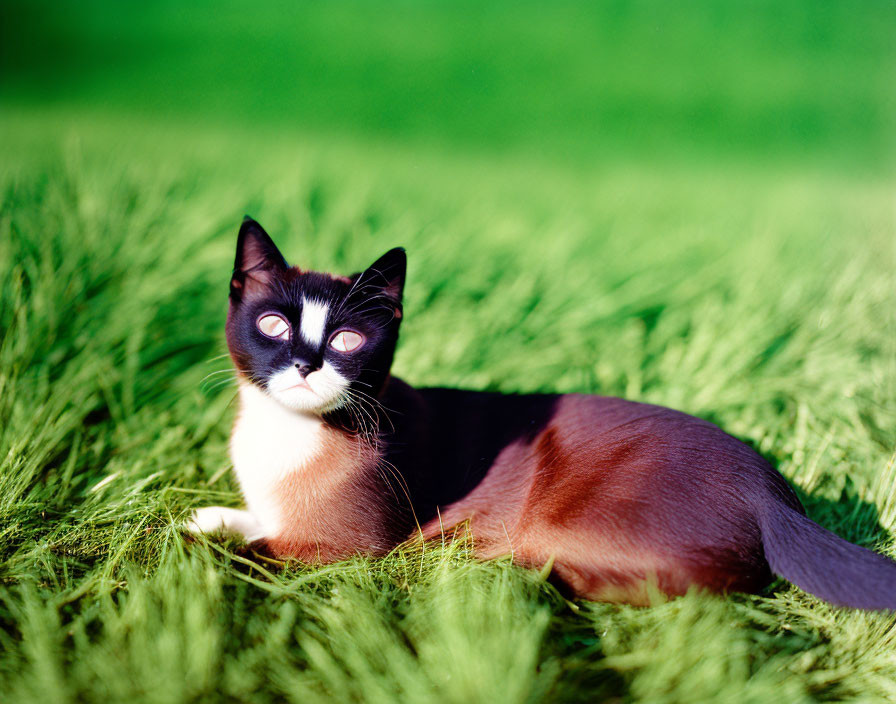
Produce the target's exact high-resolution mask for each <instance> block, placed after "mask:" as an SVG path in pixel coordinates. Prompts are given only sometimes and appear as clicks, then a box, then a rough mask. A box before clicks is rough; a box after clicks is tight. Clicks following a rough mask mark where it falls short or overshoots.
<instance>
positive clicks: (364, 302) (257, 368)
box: [227, 217, 406, 415]
mask: <svg viewBox="0 0 896 704" xmlns="http://www.w3.org/2000/svg"><path fill="white" fill-rule="evenodd" d="M405 268H406V258H405V253H404V250H403V249H401V248H396V249H392V250H390V251H388V252H386V253H385V254H384V255H383V256H382V257H380V258H379V259H377V260H376V262H374V263H373V264H372V265H371V266H370V267H368V268H367V269H366V270H364V271H362V272H360V273H358V274H354V275H353V276H335V275H331V274H322V273H318V272H313V271H304V270H301V269H299V268H298V267H290V266H289V265H288V264H287V263H286V260H285V259H284V258H283V255H282V254H280V251H279V250H278V249H277V246H276V245H275V244H274V242H273V241H272V240H271V238H270V237H269V236H268V234H267V233H266V232H265V231H264V229H262V227H261V225H259V224H258V223H257V222H255V221H254V220H252V219H251V218H248V217H247V218H246V219H245V220H244V221H243V225H242V227H241V228H240V233H239V237H238V239H237V245H236V263H235V264H234V268H233V277H232V278H231V281H230V309H229V311H228V314H227V346H228V348H229V350H230V355H231V357H232V358H233V362H234V364H235V365H236V367H237V370H238V371H239V373H240V375H241V376H242V377H243V378H244V379H245V380H247V381H248V382H249V383H252V384H254V385H256V386H257V387H259V388H261V389H262V390H263V391H264V392H265V393H267V394H268V395H269V396H270V397H272V398H273V399H275V400H276V401H277V402H279V403H280V404H282V405H283V406H285V407H287V408H290V409H292V410H294V411H301V412H305V413H313V414H317V415H323V414H325V413H329V412H331V411H335V410H337V409H339V408H343V407H345V406H348V405H350V403H351V401H352V399H353V398H354V399H356V400H358V399H363V398H368V399H370V398H375V397H376V396H377V394H379V392H380V390H381V389H382V386H383V384H384V383H385V381H386V379H387V377H388V375H389V367H390V366H391V364H392V357H393V354H394V352H395V343H396V341H397V339H398V327H399V324H400V323H401V317H402V309H401V294H402V289H403V287H404V278H405ZM362 405H363V404H362Z"/></svg>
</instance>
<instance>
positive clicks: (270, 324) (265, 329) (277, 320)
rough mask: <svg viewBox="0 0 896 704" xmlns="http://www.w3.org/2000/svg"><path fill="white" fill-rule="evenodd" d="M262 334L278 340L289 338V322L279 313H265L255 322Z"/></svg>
mask: <svg viewBox="0 0 896 704" xmlns="http://www.w3.org/2000/svg"><path fill="white" fill-rule="evenodd" d="M255 325H256V326H257V327H258V329H259V331H261V334H262V335H264V336H266V337H273V338H274V339H277V340H288V339H289V323H287V322H286V320H284V319H283V318H281V317H280V316H279V315H274V314H273V313H268V314H267V315H263V316H261V317H260V318H259V319H258V322H256V323H255Z"/></svg>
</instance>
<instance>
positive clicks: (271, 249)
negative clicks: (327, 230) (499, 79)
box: [230, 215, 289, 301]
mask: <svg viewBox="0 0 896 704" xmlns="http://www.w3.org/2000/svg"><path fill="white" fill-rule="evenodd" d="M288 268H289V265H288V264H287V263H286V260H285V259H284V258H283V255H282V254H280V250H279V249H277V245H275V244H274V241H273V240H272V239H271V237H270V235H268V233H267V232H265V231H264V228H263V227H262V226H261V225H259V224H258V223H257V222H255V220H253V219H252V218H250V217H249V216H248V215H247V216H246V217H245V218H243V224H242V226H241V227H240V234H239V236H238V237H237V240H236V261H235V262H234V264H233V276H232V277H231V279H230V298H231V299H232V300H233V301H239V300H240V299H242V297H243V296H245V295H247V294H251V293H253V292H255V291H262V290H263V289H264V288H266V287H267V285H268V284H269V283H270V281H271V277H272V276H273V275H274V274H275V273H276V272H278V271H285V270H286V269H288Z"/></svg>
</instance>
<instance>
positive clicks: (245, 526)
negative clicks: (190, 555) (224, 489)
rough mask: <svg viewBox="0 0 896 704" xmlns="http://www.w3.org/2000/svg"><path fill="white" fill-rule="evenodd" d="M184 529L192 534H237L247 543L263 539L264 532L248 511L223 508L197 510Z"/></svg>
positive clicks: (209, 507) (214, 507)
mask: <svg viewBox="0 0 896 704" xmlns="http://www.w3.org/2000/svg"><path fill="white" fill-rule="evenodd" d="M184 528H185V529H186V530H187V531H189V532H190V533H194V534H198V533H214V532H215V531H219V530H226V531H229V532H231V533H239V534H240V535H242V536H243V537H244V538H245V539H246V542H249V543H251V542H252V541H253V540H259V539H261V538H263V537H264V530H263V529H262V527H261V524H260V523H259V522H258V521H257V520H255V516H253V515H252V514H251V513H249V512H248V511H241V510H240V509H237V508H226V507H225V506H206V507H205V508H200V509H197V510H196V511H195V512H194V513H193V518H192V520H191V521H190V522H189V523H187V525H186V526H184Z"/></svg>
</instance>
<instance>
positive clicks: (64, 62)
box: [0, 0, 896, 169]
mask: <svg viewBox="0 0 896 704" xmlns="http://www.w3.org/2000/svg"><path fill="white" fill-rule="evenodd" d="M894 14H896V8H894V6H893V3H891V2H888V1H887V0H874V1H870V2H860V3H854V2H841V1H834V2H824V3H811V2H772V1H765V0H748V1H747V2H737V3H729V2H721V1H716V0H709V1H703V2H692V3H684V4H675V5H673V4H670V3H666V2H660V1H658V0H635V1H634V2H615V1H614V2H596V3H581V2H567V1H560V2H551V3H541V2H538V3H536V2H528V1H524V2H514V3H508V2H501V1H497V2H487V3H482V2H464V1H460V2H448V3H437V2H420V1H417V2H413V1H406V0H400V1H398V2H392V3H375V2H366V1H355V0H350V1H345V0H335V1H333V2H308V3H295V2H271V1H270V0H265V1H263V2H258V3H252V4H246V3H239V2H231V1H230V0H223V1H221V2H205V1H203V0H200V1H198V2H190V3H182V2H173V1H171V2H166V1H160V2H149V3H139V4H137V3H110V2H104V1H101V0H100V1H98V0H87V1H86V2H79V3H62V2H46V1H45V0H35V1H33V2H21V3H18V2H13V3H9V2H4V7H3V15H4V17H3V23H2V30H0V31H2V42H0V46H2V48H0V52H2V61H3V71H2V93H0V95H2V99H3V101H4V104H5V105H7V107H11V106H14V105H18V104H24V105H43V106H54V107H57V106H67V107H70V106H77V107H82V108H87V109H89V110H92V111H100V110H102V111H107V110H111V111H115V112H116V113H119V114H128V115H139V116H140V117H141V118H143V119H148V118H166V119H186V120H191V121H194V122H196V123H197V124H233V123H237V124H241V125H244V126H248V127H250V128H251V129H253V130H257V131H261V130H273V129H279V130H283V129H286V130H294V131H303V132H307V131H309V130H313V131H315V132H321V133H324V134H337V135H339V134H346V133H348V134H354V135H359V136H363V137H365V138H380V139H390V140H401V141H403V142H404V141H413V142H415V143H419V142H426V143H434V144H437V145H439V146H442V147H445V148H455V147H462V148H469V149H476V150H483V151H487V152H489V153H491V152H495V151H511V150H524V151H526V152H527V153H533V154H536V155H539V156H544V157H548V158H557V159H562V160H564V161H568V162H572V163H576V164H582V165H594V164H595V163H600V162H601V161H602V160H604V159H608V158H611V159H618V158H625V157H629V156H638V157H643V158H650V159H655V158H657V157H664V158H679V159H691V158H699V159H707V158H711V159H729V158H747V159H756V160H763V161H767V160H775V161H778V160H794V161H798V162H800V163H812V164H815V163H819V162H825V163H829V162H834V163H837V164H838V165H842V164H847V165H852V166H858V167H861V168H863V169H891V168H892V167H893V165H894V159H893V158H894V148H896V143H894V139H896V138H894V130H893V125H894V123H896V98H894V91H893V89H892V84H893V81H894V70H896V57H894V41H893V27H894V23H896V20H894Z"/></svg>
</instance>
